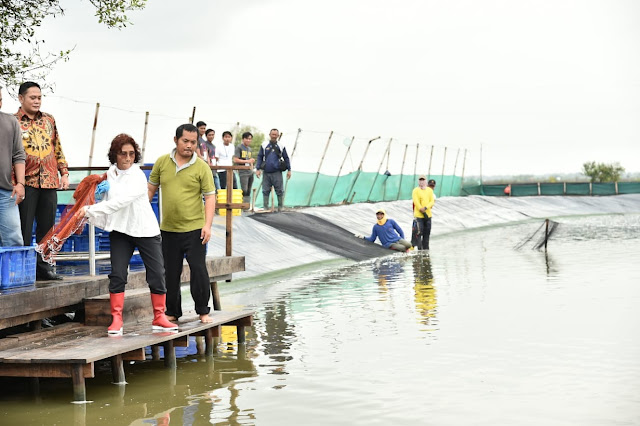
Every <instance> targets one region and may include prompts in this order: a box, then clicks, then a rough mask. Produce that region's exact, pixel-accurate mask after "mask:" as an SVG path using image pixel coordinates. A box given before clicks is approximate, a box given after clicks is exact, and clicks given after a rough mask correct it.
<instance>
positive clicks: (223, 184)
mask: <svg viewBox="0 0 640 426" xmlns="http://www.w3.org/2000/svg"><path fill="white" fill-rule="evenodd" d="M229 172H231V171H230V170H229ZM231 173H233V172H231ZM218 177H219V178H220V189H227V171H224V172H218ZM233 189H238V182H236V175H235V174H234V175H233Z"/></svg>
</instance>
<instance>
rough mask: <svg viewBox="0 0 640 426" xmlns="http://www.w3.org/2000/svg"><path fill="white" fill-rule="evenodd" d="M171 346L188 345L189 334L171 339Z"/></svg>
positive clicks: (185, 346) (183, 346) (182, 346)
mask: <svg viewBox="0 0 640 426" xmlns="http://www.w3.org/2000/svg"><path fill="white" fill-rule="evenodd" d="M173 346H178V347H181V348H188V347H189V336H188V335H187V336H180V337H176V338H175V339H173Z"/></svg>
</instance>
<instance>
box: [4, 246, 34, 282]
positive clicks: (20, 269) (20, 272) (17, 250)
mask: <svg viewBox="0 0 640 426" xmlns="http://www.w3.org/2000/svg"><path fill="white" fill-rule="evenodd" d="M36 256H37V254H36V251H35V249H34V248H33V247H0V288H3V289H7V288H13V287H21V286H25V285H30V284H33V283H34V282H35V281H36V259H37V257H36Z"/></svg>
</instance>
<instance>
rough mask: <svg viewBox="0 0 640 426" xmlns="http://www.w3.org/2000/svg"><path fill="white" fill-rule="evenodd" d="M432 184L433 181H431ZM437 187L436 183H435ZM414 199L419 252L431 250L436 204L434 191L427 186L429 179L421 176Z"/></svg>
mask: <svg viewBox="0 0 640 426" xmlns="http://www.w3.org/2000/svg"><path fill="white" fill-rule="evenodd" d="M430 182H431V181H430ZM433 184H434V187H435V181H433ZM411 198H412V199H413V217H415V219H416V221H417V222H418V230H419V234H420V235H418V250H429V236H430V235H431V217H432V213H431V208H432V207H433V205H434V204H435V202H436V199H435V196H434V195H433V189H431V188H430V187H429V186H428V185H427V177H426V176H425V175H420V177H419V178H418V186H417V187H416V188H414V189H413V192H412V193H411Z"/></svg>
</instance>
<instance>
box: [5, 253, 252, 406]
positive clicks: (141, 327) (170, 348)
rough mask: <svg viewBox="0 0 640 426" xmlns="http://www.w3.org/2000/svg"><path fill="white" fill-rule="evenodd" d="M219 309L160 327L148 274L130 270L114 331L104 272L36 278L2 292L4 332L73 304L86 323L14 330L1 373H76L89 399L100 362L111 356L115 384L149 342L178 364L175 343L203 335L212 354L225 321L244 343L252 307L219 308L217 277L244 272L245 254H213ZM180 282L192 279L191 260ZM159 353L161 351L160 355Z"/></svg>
mask: <svg viewBox="0 0 640 426" xmlns="http://www.w3.org/2000/svg"><path fill="white" fill-rule="evenodd" d="M207 268H208V270H209V275H210V283H211V290H212V294H213V297H212V299H213V306H214V310H213V311H212V312H211V314H210V316H211V317H212V319H213V322H212V323H208V324H203V323H201V322H200V321H199V319H198V316H197V315H195V313H191V315H189V314H187V315H185V317H183V318H181V320H180V321H179V323H178V326H179V329H178V330H177V331H171V332H169V331H162V332H157V331H156V332H154V331H153V330H152V328H151V319H152V317H153V311H152V307H151V300H150V296H149V291H148V287H147V283H146V281H145V272H144V271H139V272H132V273H130V274H129V283H128V284H127V287H126V291H125V309H124V321H125V325H124V334H123V335H122V336H108V335H107V333H106V327H107V326H108V325H109V324H110V323H111V313H110V310H109V297H108V284H109V279H108V278H107V277H106V276H99V277H68V278H65V280H64V281H62V282H60V281H56V282H43V283H40V282H38V283H37V285H36V286H35V287H31V288H28V289H25V290H23V291H15V292H10V293H7V294H0V330H3V329H7V328H9V327H14V326H17V325H22V324H27V323H32V324H36V323H37V324H39V323H40V321H39V320H40V319H42V318H47V317H51V316H54V315H58V314H62V313H65V312H69V311H72V310H83V311H84V313H85V315H84V322H83V323H79V322H71V323H66V324H62V325H59V326H56V327H52V328H47V329H37V328H38V327H33V330H32V331H29V332H25V333H19V334H12V335H8V336H7V337H4V338H2V339H0V377H36V378H39V377H57V378H71V379H72V383H73V396H74V400H75V401H77V402H81V401H85V400H86V399H87V398H86V387H85V379H86V378H92V377H94V375H95V369H94V363H95V362H97V361H101V360H110V362H111V371H112V375H113V381H114V383H124V382H125V372H124V364H123V362H124V361H131V360H137V361H143V360H145V359H146V356H145V348H146V347H149V346H150V347H152V350H153V351H154V354H157V353H158V352H159V350H158V348H159V347H162V348H163V352H164V363H165V366H167V367H169V368H175V367H176V358H175V350H174V348H175V346H187V345H188V339H189V336H202V337H203V338H204V353H205V354H206V355H213V352H214V343H213V342H214V338H215V337H219V336H220V327H221V326H223V325H225V326H236V327H237V331H238V343H240V344H242V343H244V338H245V333H244V327H246V326H251V325H252V318H253V312H251V311H235V312H225V311H222V310H220V298H219V295H218V291H217V281H220V280H226V279H230V278H231V274H232V273H233V272H240V271H243V270H244V257H234V256H229V257H214V258H211V257H210V258H207ZM181 281H182V282H184V283H186V282H188V281H189V267H188V266H187V265H186V264H185V266H184V268H183V274H182V278H181ZM154 358H156V357H154Z"/></svg>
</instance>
